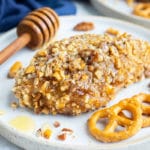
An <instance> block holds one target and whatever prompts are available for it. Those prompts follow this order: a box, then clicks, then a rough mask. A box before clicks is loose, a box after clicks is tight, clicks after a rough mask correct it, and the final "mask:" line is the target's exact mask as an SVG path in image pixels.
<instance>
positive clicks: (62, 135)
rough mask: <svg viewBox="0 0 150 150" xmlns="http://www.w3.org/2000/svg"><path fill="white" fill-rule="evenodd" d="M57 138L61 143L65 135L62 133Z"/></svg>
mask: <svg viewBox="0 0 150 150" xmlns="http://www.w3.org/2000/svg"><path fill="white" fill-rule="evenodd" d="M57 138H58V139H59V140H61V141H65V140H66V133H62V134H60V135H58V136H57Z"/></svg>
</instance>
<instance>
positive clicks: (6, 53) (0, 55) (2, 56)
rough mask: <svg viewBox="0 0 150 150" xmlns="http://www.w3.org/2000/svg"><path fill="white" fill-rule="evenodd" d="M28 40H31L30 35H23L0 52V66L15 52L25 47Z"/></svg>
mask: <svg viewBox="0 0 150 150" xmlns="http://www.w3.org/2000/svg"><path fill="white" fill-rule="evenodd" d="M30 40H31V36H30V34H28V33H24V34H22V35H21V36H20V37H18V38H17V39H16V40H15V41H13V42H12V43H11V44H10V45H8V46H7V47H6V48H4V49H3V50H2V51H0V65H1V64H2V63H4V62H5V61H6V60H7V59H8V58H9V57H10V56H12V55H13V54H14V53H15V52H17V51H19V50H20V49H22V48H23V47H25V46H26V45H27V44H28V43H29V41H30Z"/></svg>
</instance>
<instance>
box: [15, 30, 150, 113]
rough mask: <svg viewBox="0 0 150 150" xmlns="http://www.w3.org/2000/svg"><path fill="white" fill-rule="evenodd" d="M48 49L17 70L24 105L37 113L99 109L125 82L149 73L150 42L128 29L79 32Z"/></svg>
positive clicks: (16, 83) (18, 95) (19, 96)
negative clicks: (116, 31)
mask: <svg viewBox="0 0 150 150" xmlns="http://www.w3.org/2000/svg"><path fill="white" fill-rule="evenodd" d="M45 52H46V56H44V55H45V54H42V53H41V55H42V56H40V54H39V53H38V52H37V54H35V56H34V57H33V59H32V60H31V62H30V64H29V66H28V67H27V68H25V69H21V70H20V71H19V72H18V73H17V76H16V82H15V86H14V88H13V92H14V94H15V96H16V97H17V98H18V99H19V104H20V105H21V106H22V107H29V108H31V109H33V110H34V111H35V113H37V114H40V113H45V114H53V115H56V114H65V115H79V114H81V113H84V112H88V111H92V110H95V109H97V108H99V107H102V106H104V105H106V104H107V102H109V101H110V100H111V99H112V98H113V97H114V96H115V95H116V92H117V91H118V90H119V89H120V88H121V87H125V86H127V85H128V84H131V83H135V82H137V81H139V80H140V79H142V78H144V77H148V74H149V73H148V70H149V64H150V59H149V58H150V44H149V43H148V42H146V41H143V40H140V39H136V38H135V37H132V36H131V35H128V34H127V33H125V34H121V35H117V36H112V35H110V34H104V35H96V34H83V35H77V36H73V37H70V38H68V39H63V40H61V41H56V42H54V43H52V44H51V45H50V46H49V47H48V48H46V49H44V53H45ZM49 56H50V57H49ZM28 69H29V70H28ZM26 71H27V72H33V73H31V74H30V73H28V74H27V73H26Z"/></svg>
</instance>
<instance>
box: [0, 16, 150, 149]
mask: <svg viewBox="0 0 150 150" xmlns="http://www.w3.org/2000/svg"><path fill="white" fill-rule="evenodd" d="M74 17H76V16H63V17H60V18H61V19H64V18H66V19H73V18H74ZM78 17H80V18H84V19H86V18H91V17H92V18H95V19H97V18H100V19H105V20H108V21H109V20H110V21H111V22H112V21H115V22H118V23H121V24H126V25H128V26H130V27H132V28H133V27H136V28H138V29H142V30H143V31H144V32H148V33H149V34H150V31H149V30H148V29H147V28H145V27H141V26H140V25H136V24H134V23H131V22H127V21H123V20H120V19H116V18H115V19H114V18H109V17H102V16H93V15H89V16H78ZM14 30H15V28H13V29H11V30H10V31H8V32H7V33H5V34H3V35H2V36H1V38H2V37H3V36H6V35H7V34H9V33H10V32H14ZM3 129H5V130H7V131H8V133H9V134H7V135H6V133H5V134H4V133H2V132H0V134H1V135H2V136H3V137H5V138H6V139H7V137H8V136H10V134H11V136H12V137H13V136H14V137H15V136H19V137H20V138H23V139H28V141H29V140H30V142H33V143H34V144H35V143H40V145H41V146H52V147H53V148H58V149H74V148H75V149H76V150H79V149H85V148H87V149H90V150H93V149H95V150H100V149H104V150H106V149H116V148H126V147H128V146H133V145H139V144H141V143H145V142H147V141H150V137H149V136H146V138H145V139H144V140H142V139H141V140H134V141H135V142H134V141H129V144H128V145H127V143H117V144H116V143H112V144H109V143H108V144H107V143H106V144H103V145H101V146H100V147H99V148H98V147H97V145H95V144H89V145H87V146H86V147H85V146H84V145H80V144H74V145H67V144H66V143H61V144H60V143H57V142H56V143H54V142H50V141H48V142H47V141H46V140H41V139H40V138H37V137H36V136H35V137H33V136H29V135H28V134H23V133H22V132H18V131H17V130H16V129H14V128H12V127H11V126H9V125H8V124H6V123H4V122H3V121H2V120H1V119H0V131H3ZM9 140H10V139H9ZM10 141H11V140H10ZM137 141H138V142H137ZM11 142H13V143H15V144H16V145H17V143H16V142H14V141H11ZM19 146H20V147H23V146H22V145H19ZM24 148H25V147H24Z"/></svg>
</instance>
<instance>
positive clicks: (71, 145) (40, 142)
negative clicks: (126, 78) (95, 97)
mask: <svg viewBox="0 0 150 150" xmlns="http://www.w3.org/2000/svg"><path fill="white" fill-rule="evenodd" d="M81 21H92V22H93V23H94V24H95V29H94V30H93V31H91V32H89V33H97V34H101V33H103V32H104V31H105V30H106V29H107V28H108V27H113V28H117V29H119V30H121V31H126V32H128V33H131V34H133V35H134V36H135V37H138V38H141V39H144V40H150V39H149V37H150V31H148V30H147V29H144V28H141V27H139V26H137V25H133V24H130V23H126V22H122V21H119V20H115V19H109V18H105V17H94V16H90V17H79V16H78V17H75V16H70V17H63V18H61V28H60V30H59V33H58V35H57V37H56V38H57V39H62V38H64V37H70V36H72V35H75V34H81V33H82V32H75V31H73V30H72V29H73V27H74V26H75V25H76V24H77V23H79V22H81ZM15 38H16V34H15V29H14V30H12V31H10V32H8V33H7V34H5V35H4V36H2V37H1V38H0V49H2V48H4V47H5V46H6V45H7V44H8V43H10V42H11V41H12V40H13V39H15ZM34 54H35V52H34V51H30V50H29V49H27V48H24V49H23V50H21V51H20V52H18V53H17V54H15V55H14V56H13V57H11V58H10V59H9V60H8V61H7V62H6V63H5V64H3V65H1V66H0V110H4V111H5V112H6V113H5V114H4V115H2V116H0V134H1V135H2V136H4V137H5V138H7V139H8V140H9V141H11V142H13V143H15V144H17V145H18V146H20V147H23V148H25V149H39V150H41V149H45V150H47V149H51V150H53V149H55V150H56V149H61V150H63V149H72V150H73V149H74V150H75V149H76V150H77V149H89V150H93V149H94V150H100V149H117V148H121V149H122V148H125V147H127V146H132V145H135V144H139V143H141V142H146V141H147V140H150V137H149V134H150V128H145V129H142V130H141V131H140V132H139V133H138V134H136V135H135V136H134V137H132V138H129V139H128V140H124V141H122V142H118V143H113V144H106V143H101V142H98V141H96V140H95V139H94V138H93V137H92V136H90V135H89V133H88V132H87V127H86V122H87V119H88V118H89V116H90V115H91V114H92V112H90V113H85V114H82V115H80V116H77V117H68V116H62V115H57V116H52V115H47V116H46V115H36V114H34V113H33V112H32V111H29V110H28V109H24V108H18V109H16V110H12V108H10V103H11V102H12V101H14V100H15V97H14V95H13V93H12V92H11V89H12V87H13V85H14V80H12V79H8V78H7V73H8V70H9V68H10V66H11V65H12V63H14V62H15V61H17V60H19V61H22V62H23V64H24V66H25V65H27V64H28V63H29V61H30V59H31V57H32V56H33V55H34ZM148 83H150V79H147V80H143V81H142V82H139V83H136V84H134V85H131V86H130V87H128V88H126V89H122V90H121V91H120V92H119V93H118V94H117V97H116V98H115V99H114V100H112V101H111V102H110V103H109V105H112V104H114V103H117V102H118V101H119V100H120V99H122V98H125V97H130V96H132V95H134V94H137V93H139V92H146V93H148V92H149V91H148V86H147V85H148ZM20 115H26V116H30V117H31V118H32V119H33V120H34V121H35V122H36V130H37V129H38V128H40V127H41V126H42V124H44V123H49V124H50V125H51V128H52V130H53V134H52V137H51V139H50V140H45V139H43V138H38V137H36V136H35V132H33V133H23V132H19V131H17V130H16V129H14V128H12V127H11V126H10V125H9V124H8V122H9V121H10V120H11V119H12V118H14V117H16V116H20ZM54 121H59V122H60V123H61V127H60V128H54V127H53V123H54ZM64 127H66V128H71V129H73V131H74V135H75V138H71V136H70V137H68V138H67V140H65V141H63V142H62V141H59V140H58V139H57V134H58V133H59V132H60V130H61V129H62V128H64Z"/></svg>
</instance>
